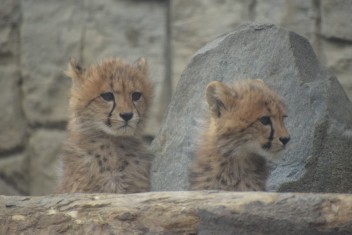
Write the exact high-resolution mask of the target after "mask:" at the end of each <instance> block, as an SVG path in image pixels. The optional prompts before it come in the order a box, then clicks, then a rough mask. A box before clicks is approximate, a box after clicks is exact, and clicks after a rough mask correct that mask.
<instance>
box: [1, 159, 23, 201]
mask: <svg viewBox="0 0 352 235" xmlns="http://www.w3.org/2000/svg"><path fill="white" fill-rule="evenodd" d="M28 164H29V161H28V158H27V155H26V154H25V153H17V154H11V155H10V156H7V157H4V158H0V179H1V180H2V182H3V183H2V184H0V194H2V195H28V191H29V190H28V185H29V179H28V174H29V172H28V168H29V166H28Z"/></svg>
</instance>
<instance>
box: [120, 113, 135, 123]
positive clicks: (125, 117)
mask: <svg viewBox="0 0 352 235" xmlns="http://www.w3.org/2000/svg"><path fill="white" fill-rule="evenodd" d="M120 117H121V118H122V119H123V120H125V122H128V121H129V120H131V118H132V117H133V113H120Z"/></svg>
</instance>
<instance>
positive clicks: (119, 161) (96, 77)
mask: <svg viewBox="0 0 352 235" xmlns="http://www.w3.org/2000/svg"><path fill="white" fill-rule="evenodd" d="M66 74H67V75H68V76H69V77H71V78H72V81H73V83H72V84H73V85H72V88H71V96H70V102H69V105H70V110H71V113H72V115H71V117H70V120H69V124H68V138H67V140H66V142H65V143H64V146H63V154H62V163H63V169H62V177H61V182H60V183H59V185H58V186H57V188H56V192H57V193H63V192H84V193H137V192H146V191H149V185H150V183H149V170H150V164H151V160H152V159H151V158H152V155H151V154H150V153H149V152H148V151H147V149H146V147H145V146H144V145H143V142H142V140H141V132H142V129H143V125H144V122H145V119H146V114H147V110H148V107H149V106H150V102H151V98H152V85H151V82H150V81H149V80H148V77H147V66H146V63H145V60H144V59H139V60H138V61H136V62H135V63H134V64H131V63H129V62H127V61H124V60H122V59H108V60H105V61H103V62H102V63H101V64H97V65H93V66H91V67H89V68H87V69H84V68H82V67H80V66H79V65H78V64H77V63H76V62H75V61H74V60H71V61H70V63H69V66H68V71H67V72H66Z"/></svg>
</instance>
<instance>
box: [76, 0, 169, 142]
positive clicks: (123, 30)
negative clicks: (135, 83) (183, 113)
mask: <svg viewBox="0 0 352 235" xmlns="http://www.w3.org/2000/svg"><path fill="white" fill-rule="evenodd" d="M85 9H86V16H85V20H86V23H85V26H84V39H83V41H82V43H83V61H84V63H87V64H91V63H94V62H97V61H99V60H100V59H102V58H105V57H122V58H127V59H129V60H131V61H134V60H136V59H138V58H139V57H144V58H146V59H147V62H148V66H149V74H150V78H151V80H152V81H153V83H154V92H155V99H154V103H153V106H152V108H151V113H150V120H149V122H148V123H147V124H146V130H145V131H146V133H148V134H152V135H155V133H156V132H157V130H158V129H159V127H160V121H161V118H162V115H163V113H160V106H166V105H167V104H163V101H164V100H165V99H166V100H168V98H164V97H162V90H161V89H162V87H163V82H164V79H165V43H166V8H165V6H164V3H161V2H158V1H128V0H118V1H114V0H103V1H86V6H85ZM166 95H167V96H169V97H171V94H166Z"/></svg>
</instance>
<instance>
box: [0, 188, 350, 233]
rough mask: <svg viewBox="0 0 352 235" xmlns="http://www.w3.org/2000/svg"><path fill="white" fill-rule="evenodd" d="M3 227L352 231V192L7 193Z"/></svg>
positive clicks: (1, 201)
mask: <svg viewBox="0 0 352 235" xmlns="http://www.w3.org/2000/svg"><path fill="white" fill-rule="evenodd" d="M0 233H1V234H271V235H273V234H274V235H275V234H280V235H282V234H295V235H297V234H300V235H301V234H310V235H311V234H352V195H347V194H299V193H264V192H258V193H255V192H247V193H234V192H219V191H202V192H184V191H180V192H151V193H141V194H126V195H122V194H120V195H112V194H61V195H49V196H42V197H17V196H16V197H8V196H0Z"/></svg>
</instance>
